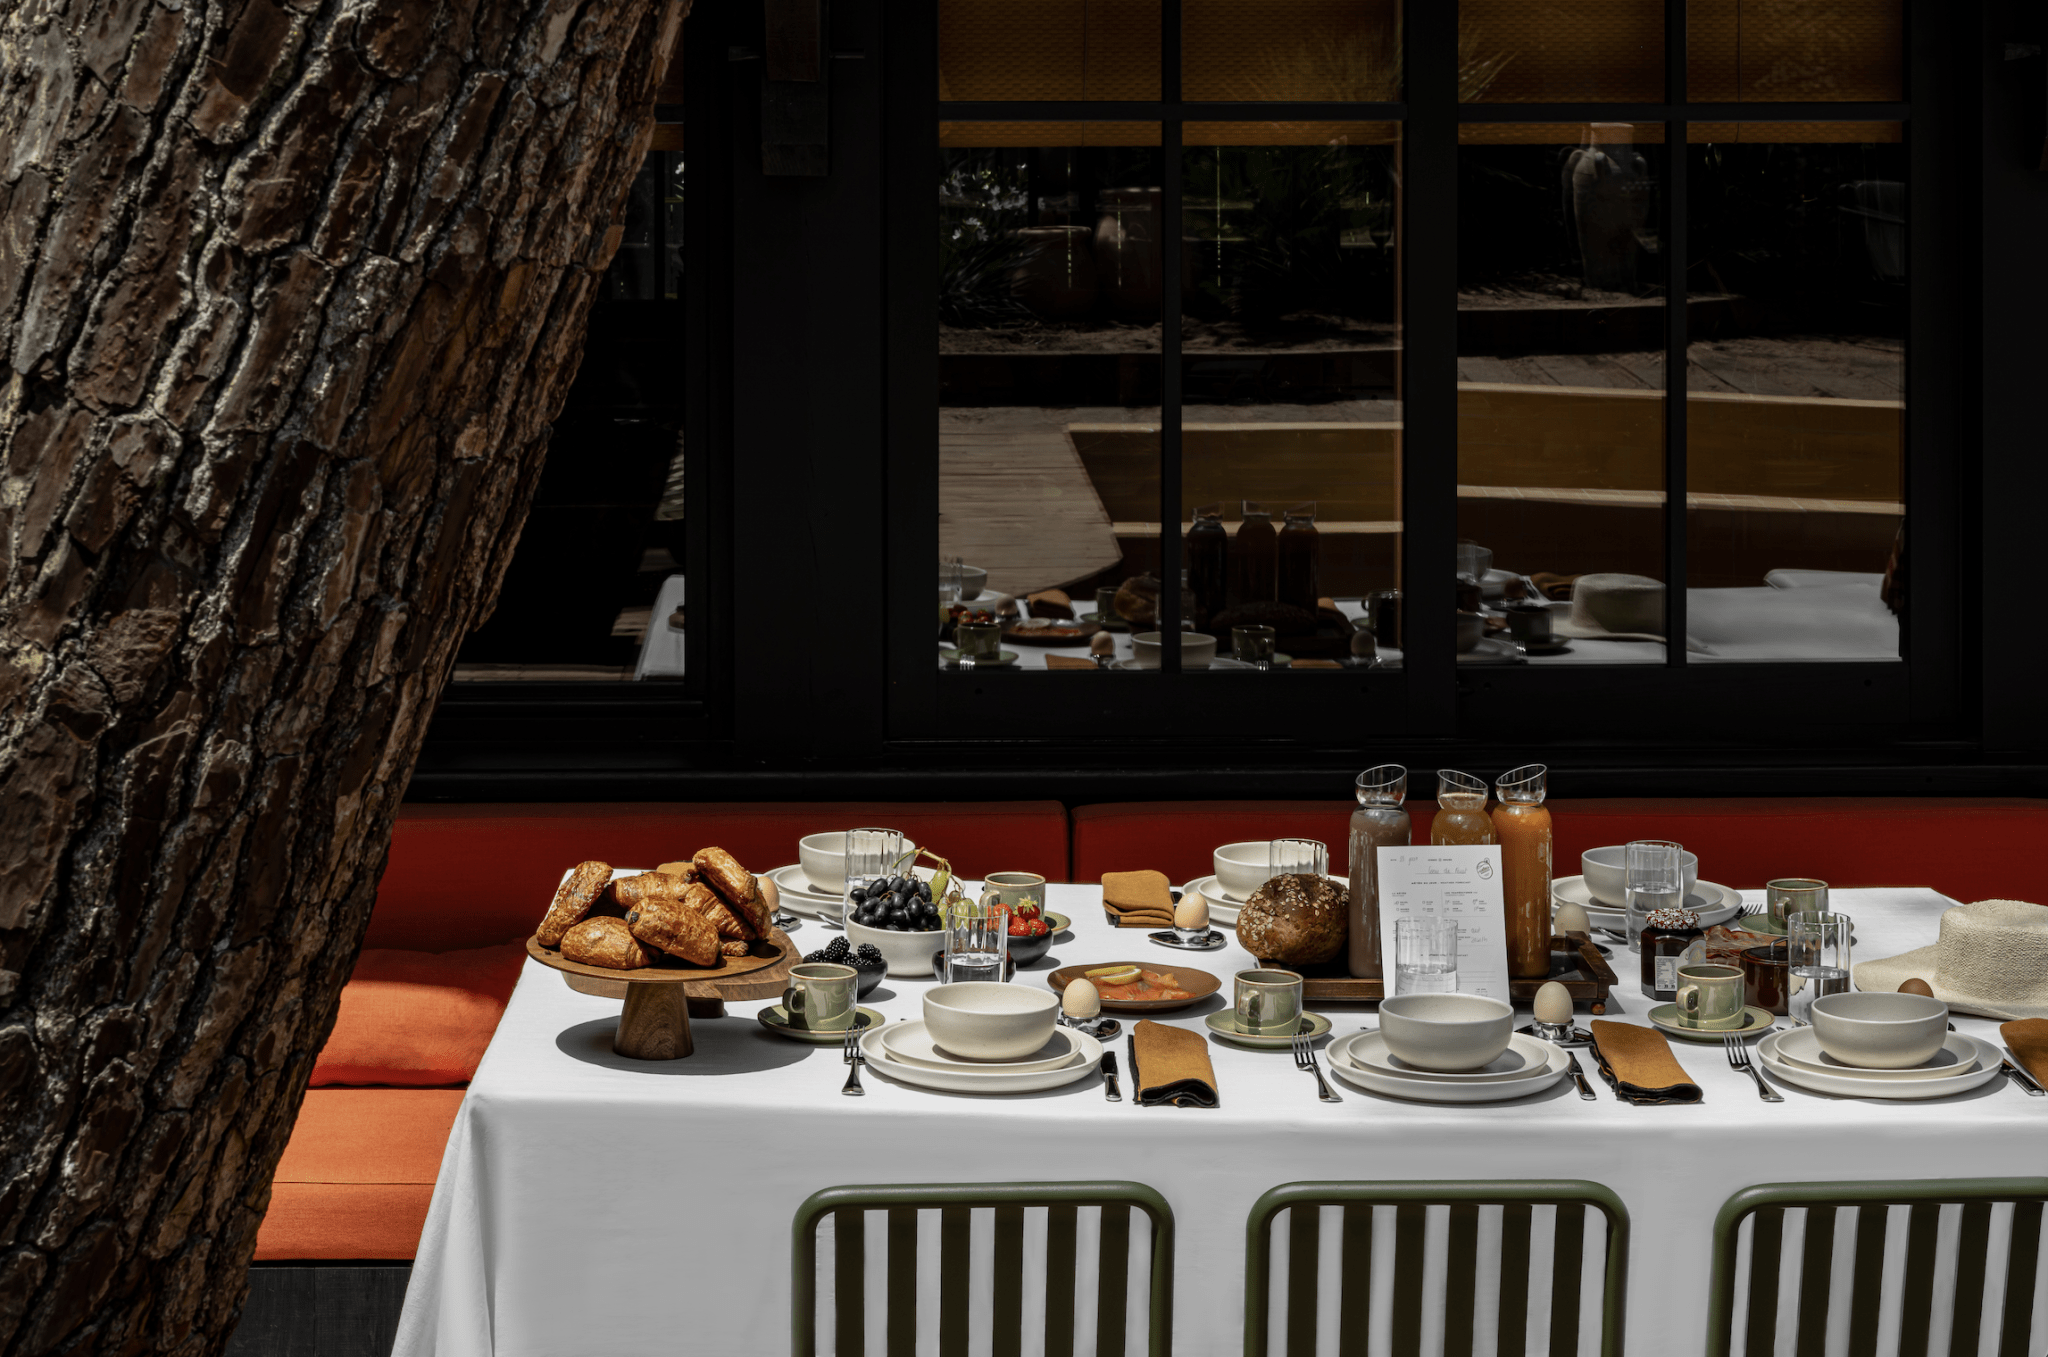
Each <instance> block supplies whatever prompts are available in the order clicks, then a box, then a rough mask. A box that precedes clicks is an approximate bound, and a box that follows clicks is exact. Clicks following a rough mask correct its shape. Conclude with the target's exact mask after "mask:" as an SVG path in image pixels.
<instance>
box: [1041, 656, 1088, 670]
mask: <svg viewBox="0 0 2048 1357" xmlns="http://www.w3.org/2000/svg"><path fill="white" fill-rule="evenodd" d="M1045 667H1046V668H1047V669H1094V668H1096V667H1097V665H1096V663H1095V661H1093V660H1084V659H1082V658H1081V657H1080V656H1079V655H1048V656H1046V657H1045Z"/></svg>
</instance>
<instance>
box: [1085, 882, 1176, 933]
mask: <svg viewBox="0 0 2048 1357" xmlns="http://www.w3.org/2000/svg"><path fill="white" fill-rule="evenodd" d="M1102 907H1103V908H1104V909H1106V910H1108V911H1109V915H1110V917H1111V918H1112V919H1115V920H1116V926H1117V927H1118V928H1171V927H1172V926H1173V883H1172V882H1170V881H1168V880H1167V879H1166V873H1164V872H1153V871H1143V872H1104V873H1103V874H1102Z"/></svg>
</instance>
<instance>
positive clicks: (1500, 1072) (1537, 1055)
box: [1347, 1036, 1557, 1084]
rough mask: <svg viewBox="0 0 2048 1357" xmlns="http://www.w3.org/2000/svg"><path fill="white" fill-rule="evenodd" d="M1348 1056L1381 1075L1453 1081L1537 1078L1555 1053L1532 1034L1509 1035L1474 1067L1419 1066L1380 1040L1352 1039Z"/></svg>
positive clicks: (1511, 1080)
mask: <svg viewBox="0 0 2048 1357" xmlns="http://www.w3.org/2000/svg"><path fill="white" fill-rule="evenodd" d="M1347 1049H1348V1050H1349V1051H1350V1053H1351V1059H1352V1060H1354V1061H1356V1062H1357V1063H1358V1064H1360V1065H1363V1066H1365V1067H1366V1068H1368V1069H1372V1070H1377V1071H1379V1072H1380V1073H1382V1074H1398V1075H1404V1076H1407V1077H1409V1078H1416V1079H1429V1080H1442V1081H1445V1082H1449V1083H1454V1084H1479V1083H1495V1082H1499V1083H1512V1082H1514V1081H1515V1080H1518V1079H1536V1078H1541V1077H1542V1075H1543V1073H1544V1071H1545V1070H1547V1069H1548V1068H1549V1067H1550V1059H1551V1056H1552V1055H1554V1054H1555V1053H1556V1049H1557V1048H1555V1047H1553V1046H1552V1045H1551V1044H1550V1043H1549V1042H1547V1041H1538V1040H1537V1039H1536V1038H1535V1037H1513V1036H1511V1037H1509V1038H1508V1048H1507V1049H1506V1050H1505V1051H1502V1052H1501V1053H1500V1054H1499V1055H1497V1056H1495V1057H1494V1058H1493V1059H1492V1060H1489V1061H1488V1062H1487V1063H1486V1064H1484V1065H1482V1066H1480V1067H1479V1068H1478V1069H1476V1070H1455V1071H1447V1070H1426V1069H1423V1068H1422V1067H1421V1066H1419V1065H1410V1064H1408V1063H1407V1062H1406V1061H1404V1060H1402V1059H1401V1058H1400V1057H1399V1056H1397V1055H1395V1054H1394V1053H1393V1052H1392V1051H1390V1050H1388V1049H1387V1046H1386V1042H1385V1041H1384V1040H1382V1041H1378V1042H1370V1041H1367V1042H1356V1043H1353V1044H1352V1045H1351V1046H1350V1047H1348V1048H1347Z"/></svg>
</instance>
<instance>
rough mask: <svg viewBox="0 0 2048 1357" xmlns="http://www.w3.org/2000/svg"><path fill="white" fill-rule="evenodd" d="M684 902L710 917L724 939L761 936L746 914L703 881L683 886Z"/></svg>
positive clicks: (731, 940)
mask: <svg viewBox="0 0 2048 1357" xmlns="http://www.w3.org/2000/svg"><path fill="white" fill-rule="evenodd" d="M682 903H683V904H684V905H685V906H687V907H688V908H690V909H694V910H696V911H697V912H698V913H699V914H702V915H703V916H704V917H705V918H707V919H709V920H710V921H711V926H712V927H713V928H715V929H717V930H718V936H719V938H720V939H721V940H723V941H726V942H746V941H748V940H750V939H752V938H755V937H758V936H760V935H759V934H758V933H757V932H755V931H754V929H753V928H751V927H750V926H749V925H748V923H747V919H746V916H745V915H744V914H742V913H740V912H739V911H738V910H736V909H734V908H732V906H730V905H728V904H726V902H725V901H724V900H722V899H720V898H719V896H718V892H717V891H714V890H712V889H711V887H709V886H707V885H705V884H704V883H703V882H701V881H693V882H691V883H690V884H689V885H688V886H686V887H684V888H683V894H682Z"/></svg>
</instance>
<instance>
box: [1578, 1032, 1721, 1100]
mask: <svg viewBox="0 0 2048 1357" xmlns="http://www.w3.org/2000/svg"><path fill="white" fill-rule="evenodd" d="M1587 1027H1588V1029H1589V1030H1590V1031H1591V1032H1592V1034H1593V1054H1594V1055H1595V1056H1597V1057H1598V1058H1599V1061H1600V1077H1601V1078H1602V1079H1605V1080H1606V1081H1607V1082H1608V1084H1609V1085H1611V1086H1612V1087H1613V1089H1614V1096H1615V1097H1617V1098H1620V1099H1621V1100H1622V1101H1623V1102H1625V1103H1634V1104H1635V1105H1636V1106H1638V1107H1647V1106H1649V1105H1650V1104H1652V1103H1696V1102H1698V1101H1700V1097H1701V1094H1700V1086H1699V1085H1698V1084H1695V1083H1694V1082H1693V1081H1692V1076H1691V1075H1689V1074H1687V1073H1686V1072H1685V1068H1684V1067H1683V1066H1681V1065H1680V1064H1679V1063H1678V1060H1677V1058H1676V1057H1675V1056H1673V1055H1672V1054H1671V1042H1670V1041H1669V1040H1668V1039H1667V1038H1666V1037H1665V1035H1664V1034H1663V1033H1662V1032H1659V1031H1658V1030H1657V1029H1656V1028H1654V1027H1636V1026H1634V1025H1633V1024H1630V1023H1625V1022H1607V1021H1605V1020H1603V1019H1600V1018H1595V1019H1593V1021H1592V1022H1590V1023H1588V1024H1587Z"/></svg>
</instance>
